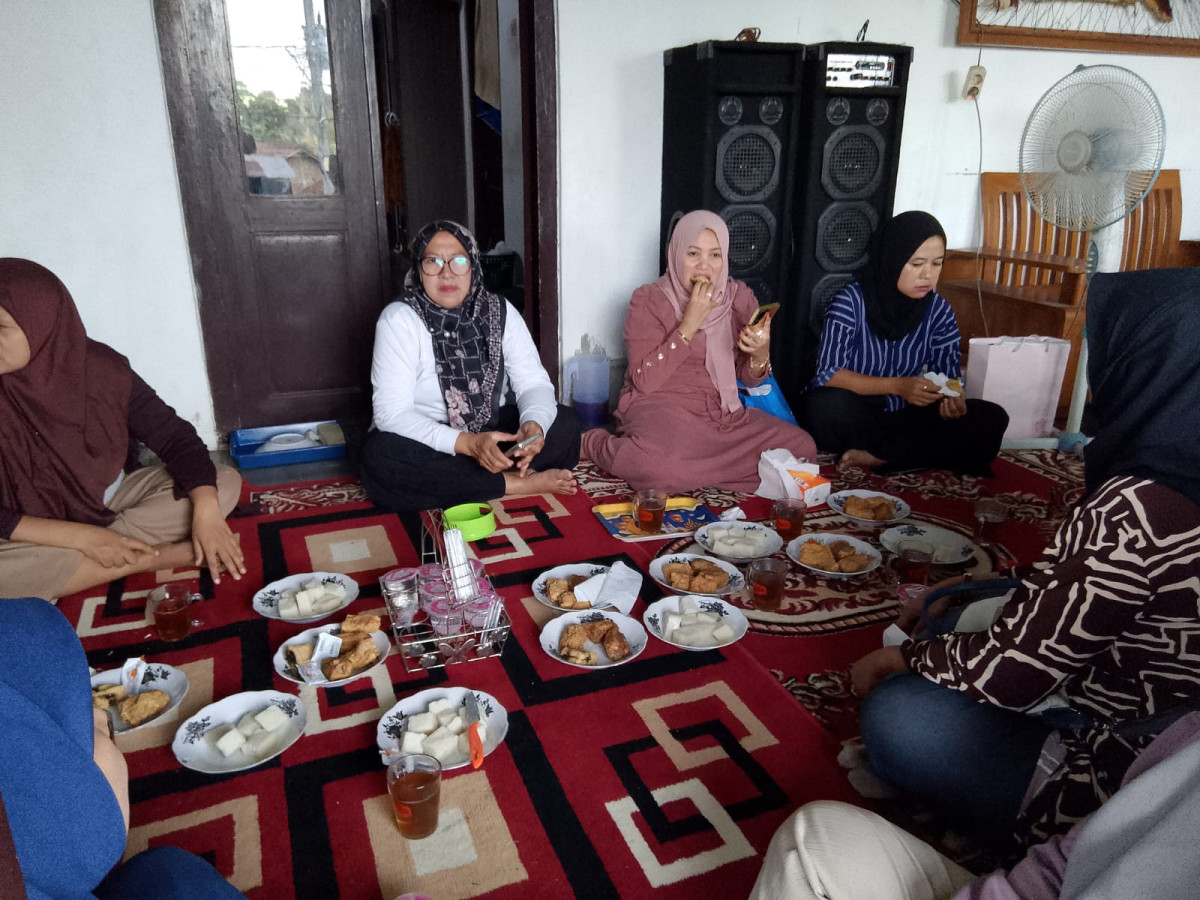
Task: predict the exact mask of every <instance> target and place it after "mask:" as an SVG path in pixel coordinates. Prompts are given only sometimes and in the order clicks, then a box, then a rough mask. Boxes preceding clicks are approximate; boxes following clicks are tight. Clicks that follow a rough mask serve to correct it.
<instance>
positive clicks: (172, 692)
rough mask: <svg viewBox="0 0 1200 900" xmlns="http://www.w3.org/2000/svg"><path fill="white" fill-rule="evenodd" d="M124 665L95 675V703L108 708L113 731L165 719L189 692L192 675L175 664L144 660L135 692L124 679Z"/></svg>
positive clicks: (133, 727)
mask: <svg viewBox="0 0 1200 900" xmlns="http://www.w3.org/2000/svg"><path fill="white" fill-rule="evenodd" d="M123 681H124V679H123V678H122V670H121V669H110V670H108V671H107V672H97V673H96V674H95V675H93V676H92V705H93V706H96V707H99V708H100V709H103V710H105V711H106V712H107V713H108V717H109V719H110V720H112V726H113V734H125V733H126V732H130V731H137V730H138V729H139V728H144V727H145V726H147V725H153V724H154V723H155V722H158V721H161V720H162V718H163V716H165V715H166V714H167V713H169V712H171V711H172V710H174V709H178V708H179V704H180V703H182V702H183V698H184V697H186V696H187V692H188V677H187V676H186V675H184V674H183V672H182V671H180V670H179V669H176V668H175V667H174V666H167V665H164V664H162V663H147V662H143V663H141V664H140V666H139V672H138V673H137V674H136V676H135V677H134V678H133V682H134V692H130V691H129V690H128V689H127V688H126V686H125V684H124V683H123Z"/></svg>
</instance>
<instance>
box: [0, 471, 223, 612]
mask: <svg viewBox="0 0 1200 900" xmlns="http://www.w3.org/2000/svg"><path fill="white" fill-rule="evenodd" d="M241 492H242V476H241V475H240V474H238V472H237V470H236V469H231V468H230V467H229V466H221V465H219V466H217V501H218V503H220V505H221V513H222V514H223V515H226V516H227V515H229V513H230V512H232V511H233V508H234V507H235V506H236V505H237V502H238V497H239V496H240V495H241ZM108 508H109V509H111V510H112V511H113V512H115V513H116V514H117V518H116V519H115V520H113V522H112V524H111V525H109V526H108V527H109V528H111V529H112V530H113V531H118V532H120V533H121V534H124V535H127V536H129V537H132V538H137V539H138V540H140V541H145V542H146V543H147V544H151V545H158V544H174V543H177V542H178V541H182V540H184V539H186V538H187V537H188V536H189V535H191V533H192V501H191V500H189V499H187V498H186V497H185V498H184V499H182V500H176V499H175V482H174V480H173V479H172V478H171V476H170V475H169V474H168V473H167V470H166V469H165V468H163V467H162V466H146V467H144V468H141V469H138V470H137V471H135V472H131V473H130V474H129V475H127V476H125V480H124V481H122V482H121V486H120V487H119V488H117V492H116V493H115V494H113V497H112V499H111V500H110V501H109V502H108ZM82 563H83V554H82V553H81V552H80V551H78V550H70V549H66V548H63V547H43V546H42V545H40V544H26V543H21V542H19V541H3V540H0V597H42V598H43V599H46V600H56V599H57V598H58V597H59V596H60V595H61V593H62V588H63V587H64V586H65V585H66V583H67V582H68V581H69V580H70V579H71V576H72V575H74V574H75V572H76V571H77V570H78V569H79V566H80V565H81V564H82Z"/></svg>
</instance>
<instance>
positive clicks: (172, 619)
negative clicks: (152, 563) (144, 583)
mask: <svg viewBox="0 0 1200 900" xmlns="http://www.w3.org/2000/svg"><path fill="white" fill-rule="evenodd" d="M200 599H202V598H201V596H200V595H199V594H194V593H192V592H191V591H190V590H188V587H187V585H184V584H164V585H160V586H159V587H156V588H155V589H154V590H152V591H151V592H150V593H149V595H148V596H147V597H146V617H147V618H148V619H150V620H151V621H152V622H153V623H154V628H155V630H156V631H157V632H158V636H159V637H160V638H161V639H162V640H164V641H182V640H183V639H184V638H185V637H187V636H188V635H189V634H190V633H191V631H192V626H193V625H194V626H197V627H199V626H200V625H203V624H204V623H203V622H201V621H200V620H199V619H193V618H192V609H191V606H192V602H193V601H195V600H200Z"/></svg>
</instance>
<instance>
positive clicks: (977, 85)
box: [962, 66, 987, 100]
mask: <svg viewBox="0 0 1200 900" xmlns="http://www.w3.org/2000/svg"><path fill="white" fill-rule="evenodd" d="M986 75H987V69H985V68H984V67H983V66H971V68H969V69H967V78H966V80H965V81H964V82H963V89H962V95H963V99H964V100H978V99H979V92H980V91H981V90H983V79H984V76H986Z"/></svg>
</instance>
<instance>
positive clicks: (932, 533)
mask: <svg viewBox="0 0 1200 900" xmlns="http://www.w3.org/2000/svg"><path fill="white" fill-rule="evenodd" d="M909 538H916V539H917V540H922V541H927V542H929V543H930V544H933V547H934V552H933V563H934V565H936V566H956V565H958V564H960V563H965V562H968V561H969V560H971V559H972V558H974V556H975V554H976V553H977V552H979V545H978V544H976V543H975V542H974V541H972V540H970V539H969V538H967V537H964V536H963V535H961V534H957V533H955V532H953V531H950V530H949V529H948V528H939V527H938V526H936V525H919V524H917V523H916V522H907V523H905V524H904V525H897V526H896V527H894V528H889V529H888V530H887V531H885V532H884V533H883V534H881V535H880V536H879V543H881V544H883V546H884V547H886V548H887V550H888V551H889V552H891V553H898V552H899V549H898V548H899V546H900V542H901V541H904V540H908V539H909Z"/></svg>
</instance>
